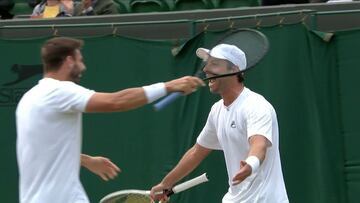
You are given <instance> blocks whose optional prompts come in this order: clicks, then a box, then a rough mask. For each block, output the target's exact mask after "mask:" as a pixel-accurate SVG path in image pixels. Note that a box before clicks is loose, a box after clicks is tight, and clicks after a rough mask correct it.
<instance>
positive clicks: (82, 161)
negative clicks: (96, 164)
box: [80, 154, 91, 167]
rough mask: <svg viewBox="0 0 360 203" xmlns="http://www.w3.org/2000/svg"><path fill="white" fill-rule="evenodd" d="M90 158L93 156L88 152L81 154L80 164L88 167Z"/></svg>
mask: <svg viewBox="0 0 360 203" xmlns="http://www.w3.org/2000/svg"><path fill="white" fill-rule="evenodd" d="M90 159H91V156H89V155H86V154H81V155H80V165H81V166H84V167H87V165H88V163H89V161H90Z"/></svg>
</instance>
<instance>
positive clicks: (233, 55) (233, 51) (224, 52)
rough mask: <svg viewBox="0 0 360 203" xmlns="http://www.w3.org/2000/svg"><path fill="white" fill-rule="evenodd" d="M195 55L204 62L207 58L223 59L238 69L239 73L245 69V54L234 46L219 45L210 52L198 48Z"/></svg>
mask: <svg viewBox="0 0 360 203" xmlns="http://www.w3.org/2000/svg"><path fill="white" fill-rule="evenodd" d="M196 55H197V56H198V57H199V58H201V59H203V60H204V61H207V60H208V58H209V56H211V57H214V58H218V59H225V60H228V61H230V62H231V63H233V64H234V65H235V66H237V67H239V69H240V71H242V70H245V69H246V57H245V53H244V52H243V51H242V50H241V49H239V48H238V47H237V46H235V45H230V44H219V45H216V46H215V47H214V48H212V49H211V50H209V49H205V48H198V49H197V50H196Z"/></svg>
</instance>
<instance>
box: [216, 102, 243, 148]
mask: <svg viewBox="0 0 360 203" xmlns="http://www.w3.org/2000/svg"><path fill="white" fill-rule="evenodd" d="M246 129H247V128H246V118H245V116H244V113H243V112H242V111H231V110H227V109H223V110H221V111H220V112H219V115H218V119H217V122H216V131H217V135H218V137H219V139H220V140H227V141H242V140H246V139H247V130H246Z"/></svg>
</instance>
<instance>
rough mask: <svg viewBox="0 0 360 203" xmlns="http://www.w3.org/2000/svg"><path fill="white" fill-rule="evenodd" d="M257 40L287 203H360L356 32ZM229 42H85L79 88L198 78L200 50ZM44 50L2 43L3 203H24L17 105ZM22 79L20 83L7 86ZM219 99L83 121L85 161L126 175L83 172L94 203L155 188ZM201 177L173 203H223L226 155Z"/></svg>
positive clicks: (200, 95) (272, 33)
mask: <svg viewBox="0 0 360 203" xmlns="http://www.w3.org/2000/svg"><path fill="white" fill-rule="evenodd" d="M260 31H262V32H263V33H264V34H265V35H266V36H267V37H268V38H269V41H270V45H271V48H270V51H269V53H268V54H267V56H266V57H265V58H264V60H262V61H261V62H260V63H259V64H258V65H257V67H256V68H254V69H251V70H250V71H248V72H247V74H246V75H245V78H246V79H245V80H246V81H245V83H246V86H247V87H249V88H250V89H252V90H254V91H256V92H258V93H261V94H263V95H264V96H265V97H266V98H267V99H268V100H269V101H270V102H271V103H272V104H273V106H274V107H275V109H276V111H277V114H278V120H279V126H280V151H281V160H282V167H283V172H284V178H285V182H286V187H287V191H288V196H289V199H290V202H291V203H293V202H294V203H304V202H306V203H344V202H349V203H350V202H351V203H356V202H359V201H360V198H359V197H358V195H357V193H358V191H360V153H359V152H360V150H359V148H358V147H357V143H360V128H359V125H357V123H358V119H357V115H358V114H359V113H360V108H359V107H358V104H359V103H360V96H359V94H358V92H357V90H356V89H357V88H356V87H357V86H358V85H357V79H358V75H359V73H360V69H359V67H360V59H359V57H358V54H357V51H356V50H355V49H354V48H359V47H360V32H359V31H357V30H352V31H342V32H338V33H335V35H334V36H333V37H332V39H331V40H325V37H324V36H328V35H327V33H320V32H313V31H309V30H308V29H307V28H306V27H305V26H304V25H302V24H295V25H282V26H274V27H268V28H261V29H260ZM224 32H225V31H218V32H204V33H200V34H199V35H197V36H195V37H194V38H193V39H191V40H188V41H187V42H186V43H184V44H181V45H179V42H178V41H177V42H176V41H144V40H138V39H128V38H123V37H114V36H102V37H95V38H83V39H84V41H85V47H84V48H83V55H84V58H85V63H86V64H87V68H88V70H87V72H86V73H85V75H84V76H83V80H82V82H81V84H82V85H84V86H86V87H88V88H90V89H94V90H96V91H116V90H119V89H124V88H128V87H133V86H142V85H145V84H151V83H154V82H158V81H166V80H170V79H174V78H176V77H180V76H183V75H192V74H194V73H195V72H196V69H197V68H198V66H199V64H200V60H198V59H197V58H196V56H195V50H196V49H197V48H198V47H206V48H210V46H211V45H212V44H213V43H214V40H215V39H217V38H218V37H219V36H221V35H222V34H224ZM44 40H46V39H44V38H42V39H26V40H0V50H1V55H0V57H1V58H0V59H1V63H0V128H1V134H0V135H1V136H0V153H1V154H2V155H3V159H2V163H1V164H0V170H1V173H0V180H1V185H2V189H1V194H2V201H3V202H17V201H18V197H17V193H18V189H17V187H18V172H17V165H16V154H15V143H16V131H15V116H14V113H15V109H16V103H17V101H18V100H19V98H20V97H21V95H22V94H23V93H24V92H25V91H26V90H27V89H29V88H30V87H32V86H33V85H35V84H36V82H37V81H38V80H39V79H40V78H41V74H37V73H39V72H40V71H41V69H39V67H40V66H39V65H37V64H40V63H41V61H40V56H39V49H40V47H41V44H42V43H43V42H44ZM175 53H176V56H174V55H173V54H175ZM14 64H20V65H34V66H19V65H18V66H14ZM13 66H14V67H13ZM12 67H13V70H14V71H15V72H13V71H12ZM39 70H40V71H39ZM19 72H21V73H22V74H20V75H22V76H23V77H22V78H24V79H23V80H21V81H19V82H17V83H13V84H10V85H9V84H8V83H9V82H12V81H14V80H16V78H17V76H18V75H19ZM26 73H27V74H28V76H29V77H28V78H26V77H25V76H26ZM30 76H31V77H30ZM218 99H219V97H218V96H217V95H211V94H210V93H209V91H208V88H206V87H205V88H202V89H201V90H200V91H197V92H196V93H194V94H192V95H190V96H187V97H182V98H181V99H179V100H178V101H176V102H175V103H173V104H172V105H171V106H169V107H168V108H166V109H164V110H163V111H160V112H154V111H153V109H152V106H151V105H147V106H145V107H142V108H139V109H137V110H133V111H129V112H122V113H108V114H85V115H84V118H83V119H84V122H83V129H84V130H83V133H84V135H83V137H84V138H83V152H84V153H87V154H90V155H101V156H106V157H109V158H110V159H111V160H112V161H114V162H115V163H116V164H118V165H119V166H120V168H122V170H123V172H122V173H121V174H120V175H119V177H118V178H117V179H115V180H112V181H109V182H104V181H102V180H101V179H100V178H99V177H97V176H95V175H93V174H91V173H90V172H88V171H87V170H86V169H82V171H81V179H82V182H83V184H84V187H85V189H86V191H87V193H88V195H89V197H90V199H91V201H92V202H97V201H98V200H99V199H100V198H101V197H102V196H104V195H106V194H108V193H110V192H113V191H116V190H120V189H150V187H151V186H152V185H154V184H156V183H158V182H159V181H160V180H161V178H162V177H163V176H164V175H165V174H166V173H167V172H168V171H169V170H171V169H172V168H173V167H174V166H175V164H176V163H177V161H178V160H179V159H180V158H181V156H182V155H183V154H184V152H186V150H187V149H188V148H189V147H191V146H192V145H193V144H194V142H195V140H196V137H197V135H198V133H199V132H200V130H201V129H202V127H203V125H204V123H205V121H206V118H207V114H208V112H209V110H210V107H211V105H212V104H213V103H214V102H215V101H217V100H218ZM44 127H45V126H44ZM64 164H66V163H64ZM203 172H207V173H208V175H209V176H210V182H209V183H206V184H203V185H201V186H199V187H196V188H194V189H192V190H189V191H186V192H184V193H181V194H178V195H174V197H172V198H171V199H172V200H171V202H181V203H184V202H211V203H212V202H214V203H216V202H220V201H221V198H222V196H223V194H224V193H225V192H226V191H227V174H226V169H225V164H224V158H223V154H222V153H221V151H214V152H213V153H212V154H211V155H210V156H209V157H208V158H207V159H206V160H205V161H204V162H203V163H202V164H201V165H200V167H199V168H198V169H197V170H196V171H194V172H193V173H191V174H190V176H189V177H188V178H191V177H194V176H197V175H200V174H201V173H203Z"/></svg>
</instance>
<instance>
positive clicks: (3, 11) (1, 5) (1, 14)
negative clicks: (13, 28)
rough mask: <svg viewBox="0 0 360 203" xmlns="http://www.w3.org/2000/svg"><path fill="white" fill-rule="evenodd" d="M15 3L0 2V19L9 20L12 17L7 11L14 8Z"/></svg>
mask: <svg viewBox="0 0 360 203" xmlns="http://www.w3.org/2000/svg"><path fill="white" fill-rule="evenodd" d="M14 5H15V3H14V2H13V1H11V0H0V19H11V18H13V16H14V15H12V14H11V13H10V12H9V11H10V10H11V9H12V8H13V7H14Z"/></svg>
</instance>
